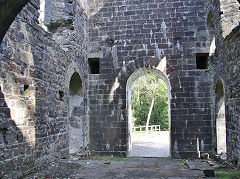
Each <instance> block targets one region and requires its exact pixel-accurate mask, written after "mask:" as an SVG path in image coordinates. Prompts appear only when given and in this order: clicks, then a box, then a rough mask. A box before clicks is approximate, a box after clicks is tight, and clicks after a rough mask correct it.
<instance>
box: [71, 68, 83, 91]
mask: <svg viewBox="0 0 240 179" xmlns="http://www.w3.org/2000/svg"><path fill="white" fill-rule="evenodd" d="M69 92H70V94H79V93H81V92H82V80H81V77H80V75H79V74H78V73H77V72H75V73H73V75H72V78H71V81H70V86H69Z"/></svg>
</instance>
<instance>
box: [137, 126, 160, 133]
mask: <svg viewBox="0 0 240 179" xmlns="http://www.w3.org/2000/svg"><path fill="white" fill-rule="evenodd" d="M146 129H147V127H146V126H136V127H132V132H156V131H161V128H160V125H151V126H148V131H147V130H146Z"/></svg>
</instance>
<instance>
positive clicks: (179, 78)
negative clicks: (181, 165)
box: [88, 0, 212, 158]
mask: <svg viewBox="0 0 240 179" xmlns="http://www.w3.org/2000/svg"><path fill="white" fill-rule="evenodd" d="M100 4H101V5H100V8H99V6H98V7H94V2H93V3H92V4H91V3H90V5H89V6H90V9H89V12H90V13H92V16H91V18H90V21H89V22H90V42H91V44H93V47H91V48H90V50H92V53H96V52H102V53H103V58H100V74H99V75H94V76H93V75H90V78H89V83H90V84H89V92H88V98H89V108H90V113H89V119H90V149H91V152H92V153H98V154H111V153H113V154H119V155H126V154H127V153H126V149H127V147H128V146H127V135H126V134H127V133H128V129H127V124H128V121H127V120H128V119H127V108H126V100H127V96H126V83H127V79H128V78H129V77H130V75H131V74H132V73H133V72H135V71H136V70H138V69H140V68H147V67H152V68H153V67H157V66H158V65H159V64H160V63H161V61H162V60H163V59H166V61H167V65H166V74H167V76H168V79H169V81H170V85H171V87H172V88H171V96H172V99H171V109H170V111H171V151H172V153H171V156H172V157H174V158H176V157H177V158H178V157H180V158H191V157H198V154H199V150H200V151H201V152H207V151H209V150H210V149H211V148H212V143H211V110H210V103H211V94H210V93H209V91H210V87H211V84H210V76H209V73H208V71H207V70H198V69H196V59H195V58H196V55H195V53H208V52H209V51H210V45H211V40H210V33H209V32H208V30H207V23H206V19H207V15H206V9H205V8H204V1H181V2H173V1H160V0H159V1H157V0H152V1H111V2H105V1H101V3H100ZM91 7H92V8H95V9H91ZM90 52H91V51H90ZM93 81H94V82H93ZM96 81H97V82H96ZM199 144H200V145H199Z"/></svg>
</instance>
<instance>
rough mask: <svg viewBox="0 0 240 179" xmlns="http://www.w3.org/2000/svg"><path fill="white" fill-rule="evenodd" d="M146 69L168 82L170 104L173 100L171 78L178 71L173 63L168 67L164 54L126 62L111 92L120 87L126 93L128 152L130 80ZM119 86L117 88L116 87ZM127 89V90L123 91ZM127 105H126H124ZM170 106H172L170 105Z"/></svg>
mask: <svg viewBox="0 0 240 179" xmlns="http://www.w3.org/2000/svg"><path fill="white" fill-rule="evenodd" d="M142 71H144V72H145V73H148V72H153V73H156V75H157V76H158V77H160V78H161V79H163V81H164V82H165V83H166V84H167V87H168V90H169V98H168V99H169V105H170V104H171V103H170V100H171V93H170V92H171V85H170V78H174V77H175V76H176V72H175V68H174V67H171V65H169V64H168V68H167V59H166V57H165V56H164V57H163V58H162V59H160V60H159V59H156V58H151V57H143V58H137V59H135V60H132V61H129V62H128V63H127V64H125V63H124V65H123V67H122V69H121V70H120V72H119V73H118V75H117V77H116V79H115V83H116V84H114V85H113V88H112V90H111V92H110V95H111V94H114V92H115V91H116V90H117V89H118V90H119V89H120V90H119V91H118V92H119V93H125V94H126V96H125V98H126V111H125V112H124V114H125V115H122V116H125V119H126V131H127V132H126V134H127V135H126V140H127V143H126V145H127V146H126V152H127V153H128V150H129V146H130V145H129V142H131V141H129V137H128V135H129V130H128V128H129V123H128V122H129V120H128V115H129V114H128V108H129V104H127V103H128V100H127V99H128V98H129V95H130V93H129V92H128V91H129V88H130V87H131V85H132V83H130V81H134V79H136V78H137V77H138V74H141V72H142ZM131 79H132V80H131ZM116 88H117V89H116ZM122 90H125V91H122ZM130 96H131V95H130ZM124 106H125V105H124ZM169 108H170V106H169ZM170 117H171V115H170V110H169V119H170ZM169 126H170V130H171V125H169ZM171 154H172V148H171V147H170V155H171Z"/></svg>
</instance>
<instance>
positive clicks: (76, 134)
mask: <svg viewBox="0 0 240 179" xmlns="http://www.w3.org/2000/svg"><path fill="white" fill-rule="evenodd" d="M68 108H69V109H68V112H69V138H70V140H69V153H70V154H80V155H81V154H83V153H84V152H85V149H86V137H87V134H86V129H85V127H86V120H85V110H84V94H83V90H82V80H81V78H80V75H79V74H78V73H77V72H74V73H73V75H72V77H71V80H70V85H69V95H68Z"/></svg>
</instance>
